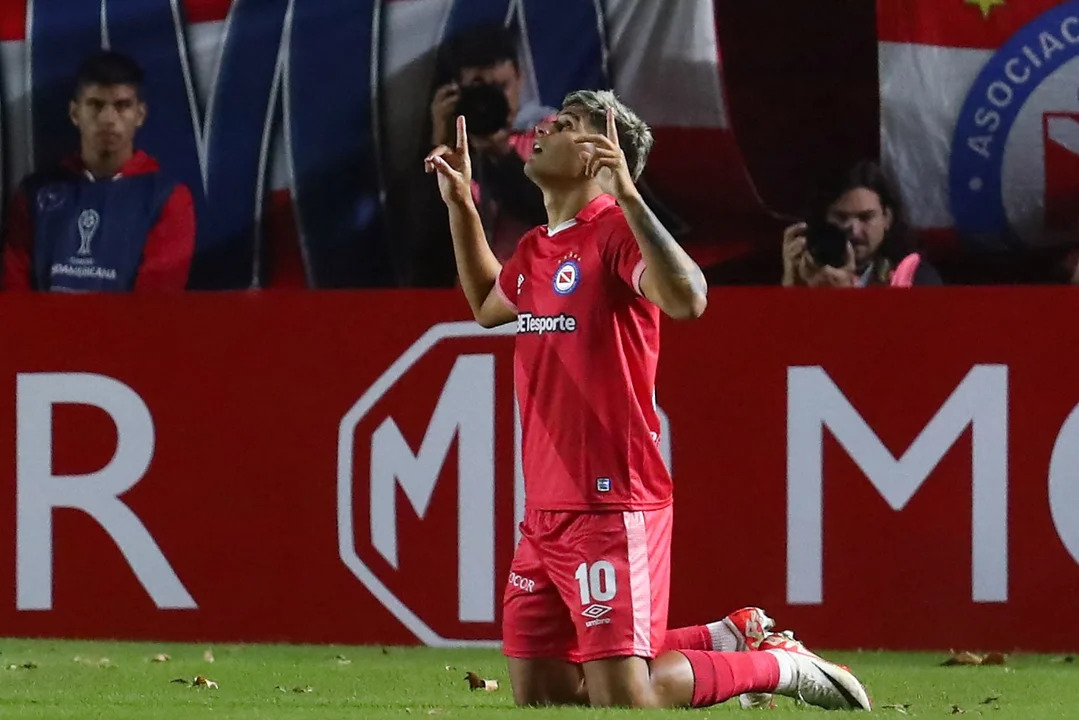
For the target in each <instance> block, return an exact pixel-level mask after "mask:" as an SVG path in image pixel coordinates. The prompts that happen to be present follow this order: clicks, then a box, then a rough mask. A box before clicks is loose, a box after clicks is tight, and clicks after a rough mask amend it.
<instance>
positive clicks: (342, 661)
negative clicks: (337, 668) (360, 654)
mask: <svg viewBox="0 0 1079 720" xmlns="http://www.w3.org/2000/svg"><path fill="white" fill-rule="evenodd" d="M334 660H336V661H337V664H338V665H351V664H352V661H351V660H349V659H348V658H347V657H345V656H344V655H338V656H336V657H335V658H334Z"/></svg>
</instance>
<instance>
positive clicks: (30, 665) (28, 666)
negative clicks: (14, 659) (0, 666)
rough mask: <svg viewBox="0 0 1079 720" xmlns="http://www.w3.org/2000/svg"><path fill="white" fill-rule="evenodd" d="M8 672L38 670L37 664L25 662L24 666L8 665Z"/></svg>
mask: <svg viewBox="0 0 1079 720" xmlns="http://www.w3.org/2000/svg"><path fill="white" fill-rule="evenodd" d="M7 669H8V670H37V663H36V662H32V661H31V662H25V663H23V664H22V665H8V666H7Z"/></svg>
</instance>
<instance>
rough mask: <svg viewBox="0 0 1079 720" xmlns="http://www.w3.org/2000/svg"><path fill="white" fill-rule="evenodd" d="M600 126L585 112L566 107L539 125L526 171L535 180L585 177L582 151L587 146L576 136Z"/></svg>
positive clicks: (592, 131)
mask: <svg viewBox="0 0 1079 720" xmlns="http://www.w3.org/2000/svg"><path fill="white" fill-rule="evenodd" d="M594 132H596V130H595V129H594V128H593V127H592V126H591V124H590V123H589V122H588V121H587V120H586V119H585V113H584V112H583V111H581V110H579V109H575V108H572V107H569V108H565V109H563V110H562V111H561V112H559V113H558V115H557V116H555V118H554V120H551V121H545V122H543V123H541V124H540V125H537V126H536V139H535V141H534V142H533V144H532V157H530V158H529V159H528V162H526V163H525V174H527V175H528V177H530V178H532V179H533V180H534V181H544V180H546V181H548V182H549V181H551V180H555V179H561V180H575V179H578V178H583V177H584V160H583V159H582V158H581V153H582V152H583V151H584V150H586V149H587V148H586V147H585V146H584V145H579V144H577V143H576V142H574V140H575V139H576V138H578V137H580V136H581V135H588V134H590V133H594Z"/></svg>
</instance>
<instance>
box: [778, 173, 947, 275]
mask: <svg viewBox="0 0 1079 720" xmlns="http://www.w3.org/2000/svg"><path fill="white" fill-rule="evenodd" d="M940 284H941V279H940V275H939V274H938V273H937V270H936V268H934V267H933V266H932V265H930V264H929V262H928V261H927V260H926V259H925V258H924V257H923V256H922V255H921V254H920V253H918V252H915V251H914V249H913V246H912V242H911V236H910V232H909V228H908V226H907V223H906V221H905V219H904V217H903V208H902V203H901V202H900V199H899V195H898V193H897V192H896V191H895V189H894V187H893V186H892V184H891V183H890V182H889V181H888V179H887V177H886V176H885V175H884V172H883V171H882V170H881V169H880V167H879V166H878V165H877V164H876V163H874V162H870V161H862V162H859V163H858V164H856V165H855V166H854V167H852V168H851V169H850V170H848V171H847V172H845V173H843V174H842V175H841V176H840V177H838V178H836V179H835V180H834V181H833V182H830V183H826V184H825V185H824V187H822V188H821V190H820V192H819V193H818V195H817V197H816V199H815V201H814V202H813V204H812V206H811V208H810V213H809V222H808V223H798V224H795V225H791V226H790V227H788V228H787V229H786V231H784V233H783V285H784V286H785V287H791V286H796V285H804V286H809V287H868V286H872V285H882V286H889V287H911V286H914V285H940Z"/></svg>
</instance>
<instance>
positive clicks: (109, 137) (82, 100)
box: [68, 85, 146, 156]
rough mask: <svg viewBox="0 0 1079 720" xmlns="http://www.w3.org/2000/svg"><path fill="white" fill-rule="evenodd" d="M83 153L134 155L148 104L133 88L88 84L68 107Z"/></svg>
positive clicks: (128, 86) (129, 86)
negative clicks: (128, 153) (136, 140)
mask: <svg viewBox="0 0 1079 720" xmlns="http://www.w3.org/2000/svg"><path fill="white" fill-rule="evenodd" d="M68 112H69V114H70V116H71V122H72V123H74V125H75V127H77V128H78V129H79V135H80V136H81V140H82V149H83V152H86V151H89V152H90V153H92V154H94V155H98V156H103V155H112V154H116V153H126V152H131V149H132V148H133V147H134V143H135V131H136V130H137V129H138V128H139V127H141V126H142V123H143V121H144V120H145V119H146V104H145V103H143V102H142V101H140V100H139V97H138V93H137V92H136V91H135V88H134V87H132V86H131V85H87V86H86V87H84V88H83V89H82V90H81V91H79V95H78V97H77V98H75V99H74V100H72V101H71V104H70V106H69V108H68Z"/></svg>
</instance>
